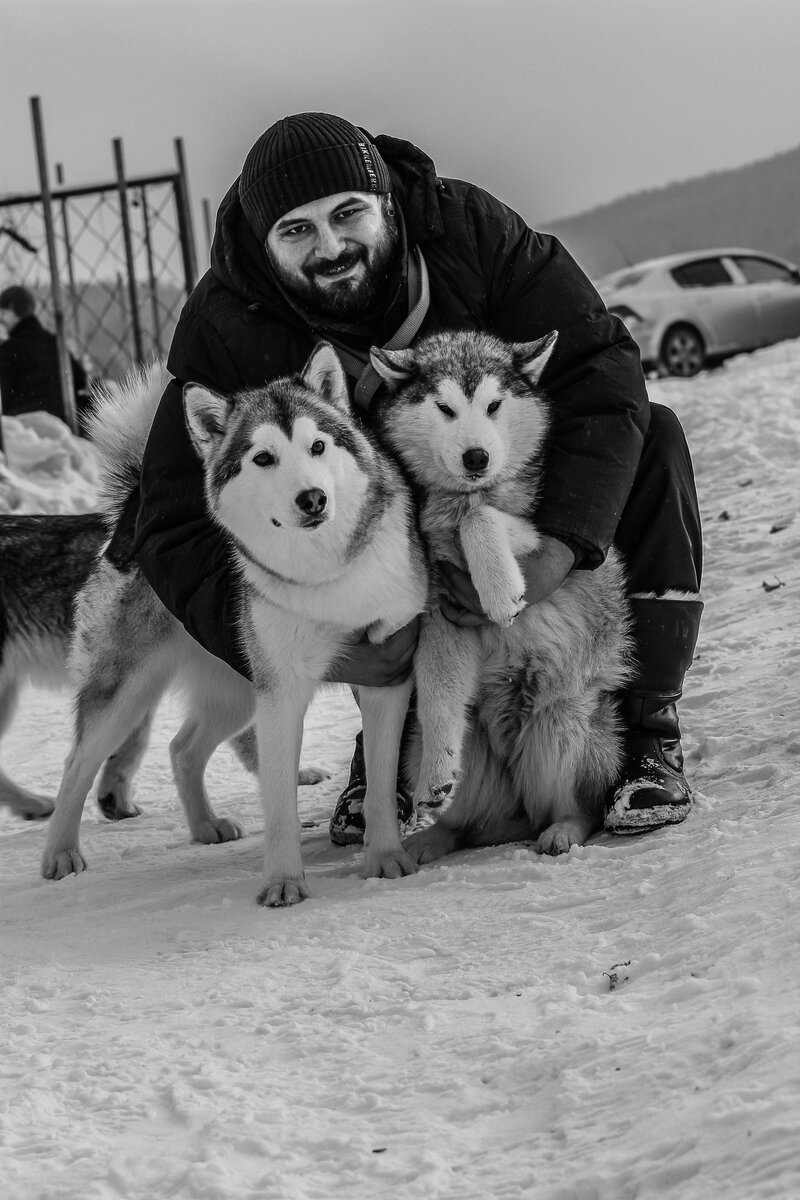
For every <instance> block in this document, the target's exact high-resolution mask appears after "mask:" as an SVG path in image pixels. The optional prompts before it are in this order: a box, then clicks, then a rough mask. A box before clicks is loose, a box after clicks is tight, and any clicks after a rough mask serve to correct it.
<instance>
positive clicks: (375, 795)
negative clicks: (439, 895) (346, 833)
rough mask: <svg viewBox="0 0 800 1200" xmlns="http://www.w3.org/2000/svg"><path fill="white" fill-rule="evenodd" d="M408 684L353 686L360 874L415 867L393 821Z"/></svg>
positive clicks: (391, 873)
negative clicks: (361, 766) (362, 778)
mask: <svg viewBox="0 0 800 1200" xmlns="http://www.w3.org/2000/svg"><path fill="white" fill-rule="evenodd" d="M412 687H413V682H412V680H411V679H409V680H408V681H407V682H406V683H402V684H399V685H398V686H397V687H391V688H370V687H364V686H363V685H362V686H361V687H359V689H358V696H359V706H360V708H361V719H362V723H363V728H364V762H365V766H366V771H367V794H366V796H365V798H364V824H365V832H364V869H363V874H364V876H365V877H366V878H374V877H377V878H379V879H380V878H385V879H398V878H399V877H400V876H401V875H411V874H413V872H414V871H416V869H417V868H416V865H415V864H414V862H413V861H412V859H410V858H409V856H408V855H407V854H406V852H405V851H404V850H403V847H402V845H401V842H400V830H399V827H398V822H397V767H398V762H399V757H400V739H401V736H402V733H403V724H404V722H405V718H406V713H407V711H408V702H409V700H410V699H411V690H412Z"/></svg>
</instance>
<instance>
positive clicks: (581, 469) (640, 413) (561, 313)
mask: <svg viewBox="0 0 800 1200" xmlns="http://www.w3.org/2000/svg"><path fill="white" fill-rule="evenodd" d="M473 205H474V207H473V210H472V211H473V229H474V236H475V239H476V244H477V249H478V253H479V255H480V256H481V259H482V270H483V273H484V278H485V279H486V280H488V287H489V291H488V296H487V301H488V308H489V318H488V323H489V330H490V332H492V333H494V334H496V335H497V336H498V337H502V338H505V339H508V340H511V341H531V340H533V339H534V338H538V337H542V336H543V335H544V334H546V333H548V332H549V331H550V330H552V329H556V330H558V342H557V343H556V347H555V350H554V352H553V355H552V357H551V359H550V361H549V362H548V365H547V368H546V370H545V375H544V378H543V381H542V382H543V386H544V389H545V391H546V393H547V395H548V397H549V399H550V402H551V429H550V436H549V439H548V445H547V453H546V461H545V469H544V472H543V476H544V478H543V487H542V491H541V493H540V497H539V502H538V504H537V509H536V517H537V524H538V525H539V527H540V529H542V530H543V531H546V532H548V533H551V534H552V535H553V536H555V537H559V538H561V539H562V540H563V541H565V542H566V543H567V544H568V545H570V546H571V547H572V548H573V549H577V550H578V551H582V554H580V553H579V555H578V560H579V564H580V565H581V566H584V567H589V568H592V567H596V566H599V564H600V563H601V562H602V561H603V559H604V558H605V555H606V552H607V550H608V547H609V546H610V544H611V542H612V540H613V538H614V534H615V531H616V528H617V524H618V522H619V519H620V516H621V514H622V510H623V508H624V506H625V503H626V500H627V498H628V495H629V493H630V489H631V486H632V484H633V479H634V476H635V474H636V469H637V466H638V463H639V458H640V455H641V451H642V444H643V440H644V435H645V433H646V431H647V428H648V425H649V420H650V406H649V401H648V398H647V391H646V388H645V383H644V376H643V373H642V367H641V361H640V357H639V351H638V348H637V346H636V344H635V343H634V341H633V339H632V338H631V337H630V334H629V333H628V331H627V330H626V329H625V326H624V325H623V324H622V322H621V321H619V320H618V319H617V318H616V317H612V316H611V315H610V314H609V313H608V311H607V310H606V307H605V305H604V304H603V301H602V300H601V298H600V296H599V295H598V293H597V291H596V290H595V288H594V286H593V285H592V284H591V282H590V281H589V279H588V278H587V277H586V275H585V274H584V273H583V271H582V270H581V269H580V267H579V266H578V264H577V263H576V262H575V261H574V259H573V258H572V257H571V256H570V254H569V253H568V252H567V251H566V250H565V249H564V247H563V246H562V245H561V243H560V242H559V241H558V239H557V238H555V237H552V236H550V235H547V234H540V233H535V232H534V231H533V230H532V229H530V228H528V226H527V225H526V224H525V222H524V221H523V220H522V218H521V217H519V216H518V215H517V214H516V213H514V212H513V211H512V210H510V209H508V208H506V207H505V206H503V205H500V204H499V202H497V201H495V200H494V199H493V198H492V197H490V196H488V195H487V193H484V192H480V191H476V192H475V193H474V199H473Z"/></svg>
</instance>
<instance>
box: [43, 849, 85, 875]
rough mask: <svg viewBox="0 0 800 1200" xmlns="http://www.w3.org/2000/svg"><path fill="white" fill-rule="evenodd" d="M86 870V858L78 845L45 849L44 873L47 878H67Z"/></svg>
mask: <svg viewBox="0 0 800 1200" xmlns="http://www.w3.org/2000/svg"><path fill="white" fill-rule="evenodd" d="M85 870H86V859H85V858H84V857H83V855H82V854H81V852H80V850H79V849H78V847H77V846H71V847H70V848H69V849H68V850H45V852H44V854H43V856H42V875H43V876H44V877H45V879H66V877H67V875H80V874H81V872H82V871H85Z"/></svg>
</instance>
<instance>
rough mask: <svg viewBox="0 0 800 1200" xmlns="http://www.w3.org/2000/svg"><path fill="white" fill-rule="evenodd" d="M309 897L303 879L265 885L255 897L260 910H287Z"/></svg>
mask: <svg viewBox="0 0 800 1200" xmlns="http://www.w3.org/2000/svg"><path fill="white" fill-rule="evenodd" d="M310 895H311V892H310V891H309V890H308V884H307V883H306V881H305V879H276V880H270V882H269V883H265V884H264V886H263V887H262V889H261V891H260V892H259V893H258V895H257V896H256V904H260V905H261V907H262V908H288V907H289V906H290V905H291V904H299V903H300V901H301V900H307V899H308V897H309V896H310Z"/></svg>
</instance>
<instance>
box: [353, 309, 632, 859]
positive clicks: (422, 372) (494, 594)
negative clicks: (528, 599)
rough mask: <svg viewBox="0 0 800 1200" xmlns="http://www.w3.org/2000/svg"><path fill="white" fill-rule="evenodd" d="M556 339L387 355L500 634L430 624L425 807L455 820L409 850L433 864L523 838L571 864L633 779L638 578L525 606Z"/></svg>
mask: <svg viewBox="0 0 800 1200" xmlns="http://www.w3.org/2000/svg"><path fill="white" fill-rule="evenodd" d="M555 341H556V334H555V333H553V334H550V335H548V337H547V338H543V339H541V340H540V341H538V342H532V343H526V344H518V345H507V344H504V343H502V342H500V341H498V340H497V339H495V338H491V337H489V336H487V335H483V334H476V333H454V334H436V335H434V336H432V337H429V338H426V339H424V340H423V341H422V342H420V343H419V344H418V345H417V346H415V347H414V348H413V349H410V350H399V351H385V350H377V349H374V350H373V352H372V362H373V366H374V367H375V369H376V370H377V371H378V372H379V374H381V376H382V377H383V379H384V380H385V382H386V383H387V385H388V388H389V392H390V395H389V398H388V399H387V400H386V401H385V402H384V403H383V405H382V407H381V411H380V420H381V436H382V438H383V439H384V440H385V442H386V444H387V445H388V446H390V447H391V449H392V450H393V451H394V453H395V454H397V455H398V457H399V458H400V459H401V461H402V462H403V463H404V465H405V467H406V468H407V470H408V471H409V473H410V475H411V476H412V478H413V480H414V481H415V483H416V485H417V487H418V489H419V492H420V505H421V517H420V520H421V526H422V530H423V534H424V536H425V538H426V540H427V543H428V546H429V552H430V557H431V559H432V561H433V562H434V563H435V562H437V561H447V562H452V563H455V564H457V565H459V566H460V567H462V568H464V567H466V568H467V569H468V570H469V573H470V576H471V578H472V581H473V584H474V585H475V588H476V590H477V592H478V595H479V597H480V599H481V602H482V605H483V607H484V610H485V612H486V613H487V615H488V616H489V617H491V618H492V621H493V622H494V623H493V624H492V625H486V626H481V627H479V628H476V629H472V628H463V627H460V626H456V625H453V624H452V623H450V622H448V621H447V620H445V618H444V617H443V616H442V615H441V614H440V613H439V612H438V611H437V610H436V608H435V607H433V609H432V611H431V612H430V614H429V615H428V616H427V617H426V619H425V622H424V624H423V630H422V635H421V639H420V645H419V649H418V651H417V656H416V660H415V675H416V682H417V711H418V715H419V721H420V725H421V728H422V743H423V745H422V752H421V762H420V764H419V775H418V779H417V781H416V791H415V799H416V801H417V803H418V804H420V805H428V806H433V807H437V808H438V809H439V818H438V820H437V821H436V822H435V823H434V824H433V825H432V826H429V827H428V828H423V829H421V830H419V831H418V832H417V833H415V834H413V835H412V836H411V837H410V838H409V839H408V840H407V841H406V843H405V846H406V849H407V850H408V852H409V853H410V854H411V856H412V857H413V858H414V859H415V861H417V862H429V861H432V860H433V859H436V858H438V857H440V856H441V855H443V854H447V853H449V852H450V851H452V850H454V849H456V848H458V847H459V846H463V845H488V844H494V843H498V842H506V841H514V840H520V839H537V845H538V848H539V850H540V851H542V852H544V853H549V854H559V853H563V852H564V851H566V850H568V849H569V847H570V846H571V845H574V844H581V843H583V842H584V841H585V840H586V839H587V838H588V837H589V836H590V835H591V834H592V833H594V832H595V831H596V830H597V829H599V828H600V826H601V824H602V814H603V798H604V795H605V792H606V790H607V788H608V786H609V785H610V784H611V783H612V782H613V780H614V778H615V777H616V774H617V769H618V763H619V758H620V750H621V747H620V736H619V730H618V726H617V718H616V713H615V707H614V701H613V696H612V694H613V693H614V692H615V691H616V690H617V689H619V688H620V687H621V686H622V685H623V684H624V682H625V681H626V679H627V678H628V677H629V671H630V667H629V642H628V611H627V602H626V599H625V585H624V574H623V570H622V566H621V564H620V562H619V560H618V558H617V557H616V555H615V554H614V552H613V551H612V552H611V553H610V554H609V556H608V558H607V559H606V562H605V563H604V565H603V566H602V567H600V568H599V569H598V570H596V571H574V572H572V573H570V575H569V576H568V577H567V579H566V580H565V582H564V583H563V584H562V586H561V587H560V588H559V589H558V590H557V591H556V592H554V593H553V594H552V596H550V597H549V598H548V599H547V600H545V601H543V602H541V603H538V604H535V605H531V606H529V607H527V608H526V607H524V601H523V597H524V592H525V584H524V579H523V576H522V573H521V571H520V567H519V565H518V562H517V558H521V557H523V556H525V555H527V554H529V553H530V552H531V551H533V550H535V549H536V547H537V545H538V544H539V534H538V533H537V531H536V529H535V527H534V524H533V522H532V520H531V518H530V515H529V514H530V512H531V509H532V506H533V503H534V501H535V499H536V497H537V494H538V491H539V476H540V471H541V464H542V453H543V449H544V443H545V438H546V435H547V429H548V409H547V404H546V402H545V399H544V397H543V395H542V393H541V392H540V391H539V390H538V381H539V377H540V375H541V373H542V371H543V369H544V366H545V364H546V362H547V359H548V356H549V354H550V353H551V351H552V348H553V345H554V344H555Z"/></svg>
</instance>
